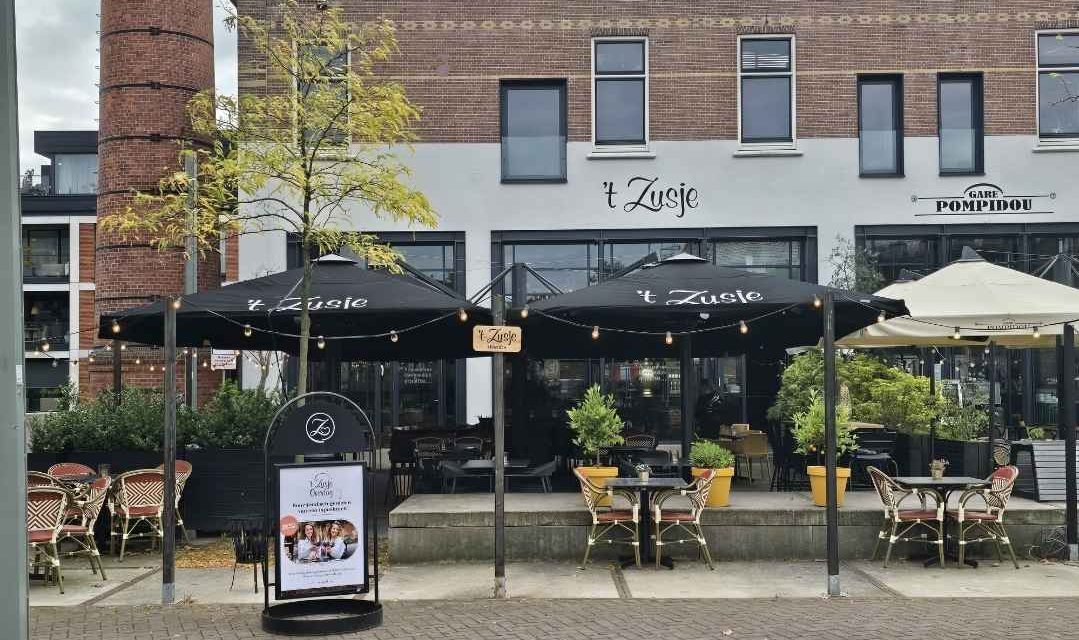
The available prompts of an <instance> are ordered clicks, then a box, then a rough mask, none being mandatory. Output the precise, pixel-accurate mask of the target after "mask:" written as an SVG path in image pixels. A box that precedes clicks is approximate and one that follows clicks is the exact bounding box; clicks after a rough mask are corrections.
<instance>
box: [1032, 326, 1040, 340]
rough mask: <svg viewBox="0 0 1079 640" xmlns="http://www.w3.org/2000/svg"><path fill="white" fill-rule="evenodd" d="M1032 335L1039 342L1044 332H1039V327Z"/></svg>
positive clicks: (1035, 328)
mask: <svg viewBox="0 0 1079 640" xmlns="http://www.w3.org/2000/svg"><path fill="white" fill-rule="evenodd" d="M1031 335H1032V336H1033V337H1034V339H1035V340H1037V339H1038V338H1040V337H1042V332H1041V331H1038V327H1034V332H1033V333H1031Z"/></svg>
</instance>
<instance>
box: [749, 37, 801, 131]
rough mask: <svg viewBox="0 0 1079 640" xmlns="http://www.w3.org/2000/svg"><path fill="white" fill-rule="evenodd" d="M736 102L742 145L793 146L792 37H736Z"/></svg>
mask: <svg viewBox="0 0 1079 640" xmlns="http://www.w3.org/2000/svg"><path fill="white" fill-rule="evenodd" d="M738 105H739V106H738V109H739V113H738V116H739V117H738V129H739V141H740V142H741V143H742V144H743V145H762V144H763V145H770V146H771V145H775V146H780V147H788V148H789V147H791V146H793V144H794V137H795V118H794V38H793V37H789V36H778V37H777V36H773V35H770V36H766V37H760V36H743V37H741V38H739V40H738Z"/></svg>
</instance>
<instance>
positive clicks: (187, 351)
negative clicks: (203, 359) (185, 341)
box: [184, 347, 191, 356]
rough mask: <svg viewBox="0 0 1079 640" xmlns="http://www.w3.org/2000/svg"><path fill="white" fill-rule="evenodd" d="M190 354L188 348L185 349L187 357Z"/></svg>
mask: <svg viewBox="0 0 1079 640" xmlns="http://www.w3.org/2000/svg"><path fill="white" fill-rule="evenodd" d="M190 353H191V352H190V351H189V350H188V348H187V347H184V355H185V356H186V355H188V354H190Z"/></svg>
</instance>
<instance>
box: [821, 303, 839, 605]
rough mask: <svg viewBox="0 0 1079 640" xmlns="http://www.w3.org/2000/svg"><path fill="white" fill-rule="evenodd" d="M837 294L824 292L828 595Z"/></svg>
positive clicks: (831, 584) (833, 560)
mask: <svg viewBox="0 0 1079 640" xmlns="http://www.w3.org/2000/svg"><path fill="white" fill-rule="evenodd" d="M835 407H836V375H835V295H834V294H833V293H832V292H831V291H829V292H828V293H826V294H824V482H825V485H826V491H827V505H828V506H827V507H826V513H825V521H826V525H827V527H826V528H827V550H828V595H829V596H838V595H841V591H840V588H839V496H838V495H837V492H836V426H835Z"/></svg>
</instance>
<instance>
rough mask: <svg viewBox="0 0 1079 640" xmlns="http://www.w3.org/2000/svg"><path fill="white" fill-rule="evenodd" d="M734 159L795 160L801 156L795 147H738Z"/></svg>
mask: <svg viewBox="0 0 1079 640" xmlns="http://www.w3.org/2000/svg"><path fill="white" fill-rule="evenodd" d="M732 155H733V156H734V157H735V158H795V157H798V156H801V155H802V152H801V151H799V150H798V149H797V148H796V147H739V148H738V150H737V151H735V152H734V153H733V154H732Z"/></svg>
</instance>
